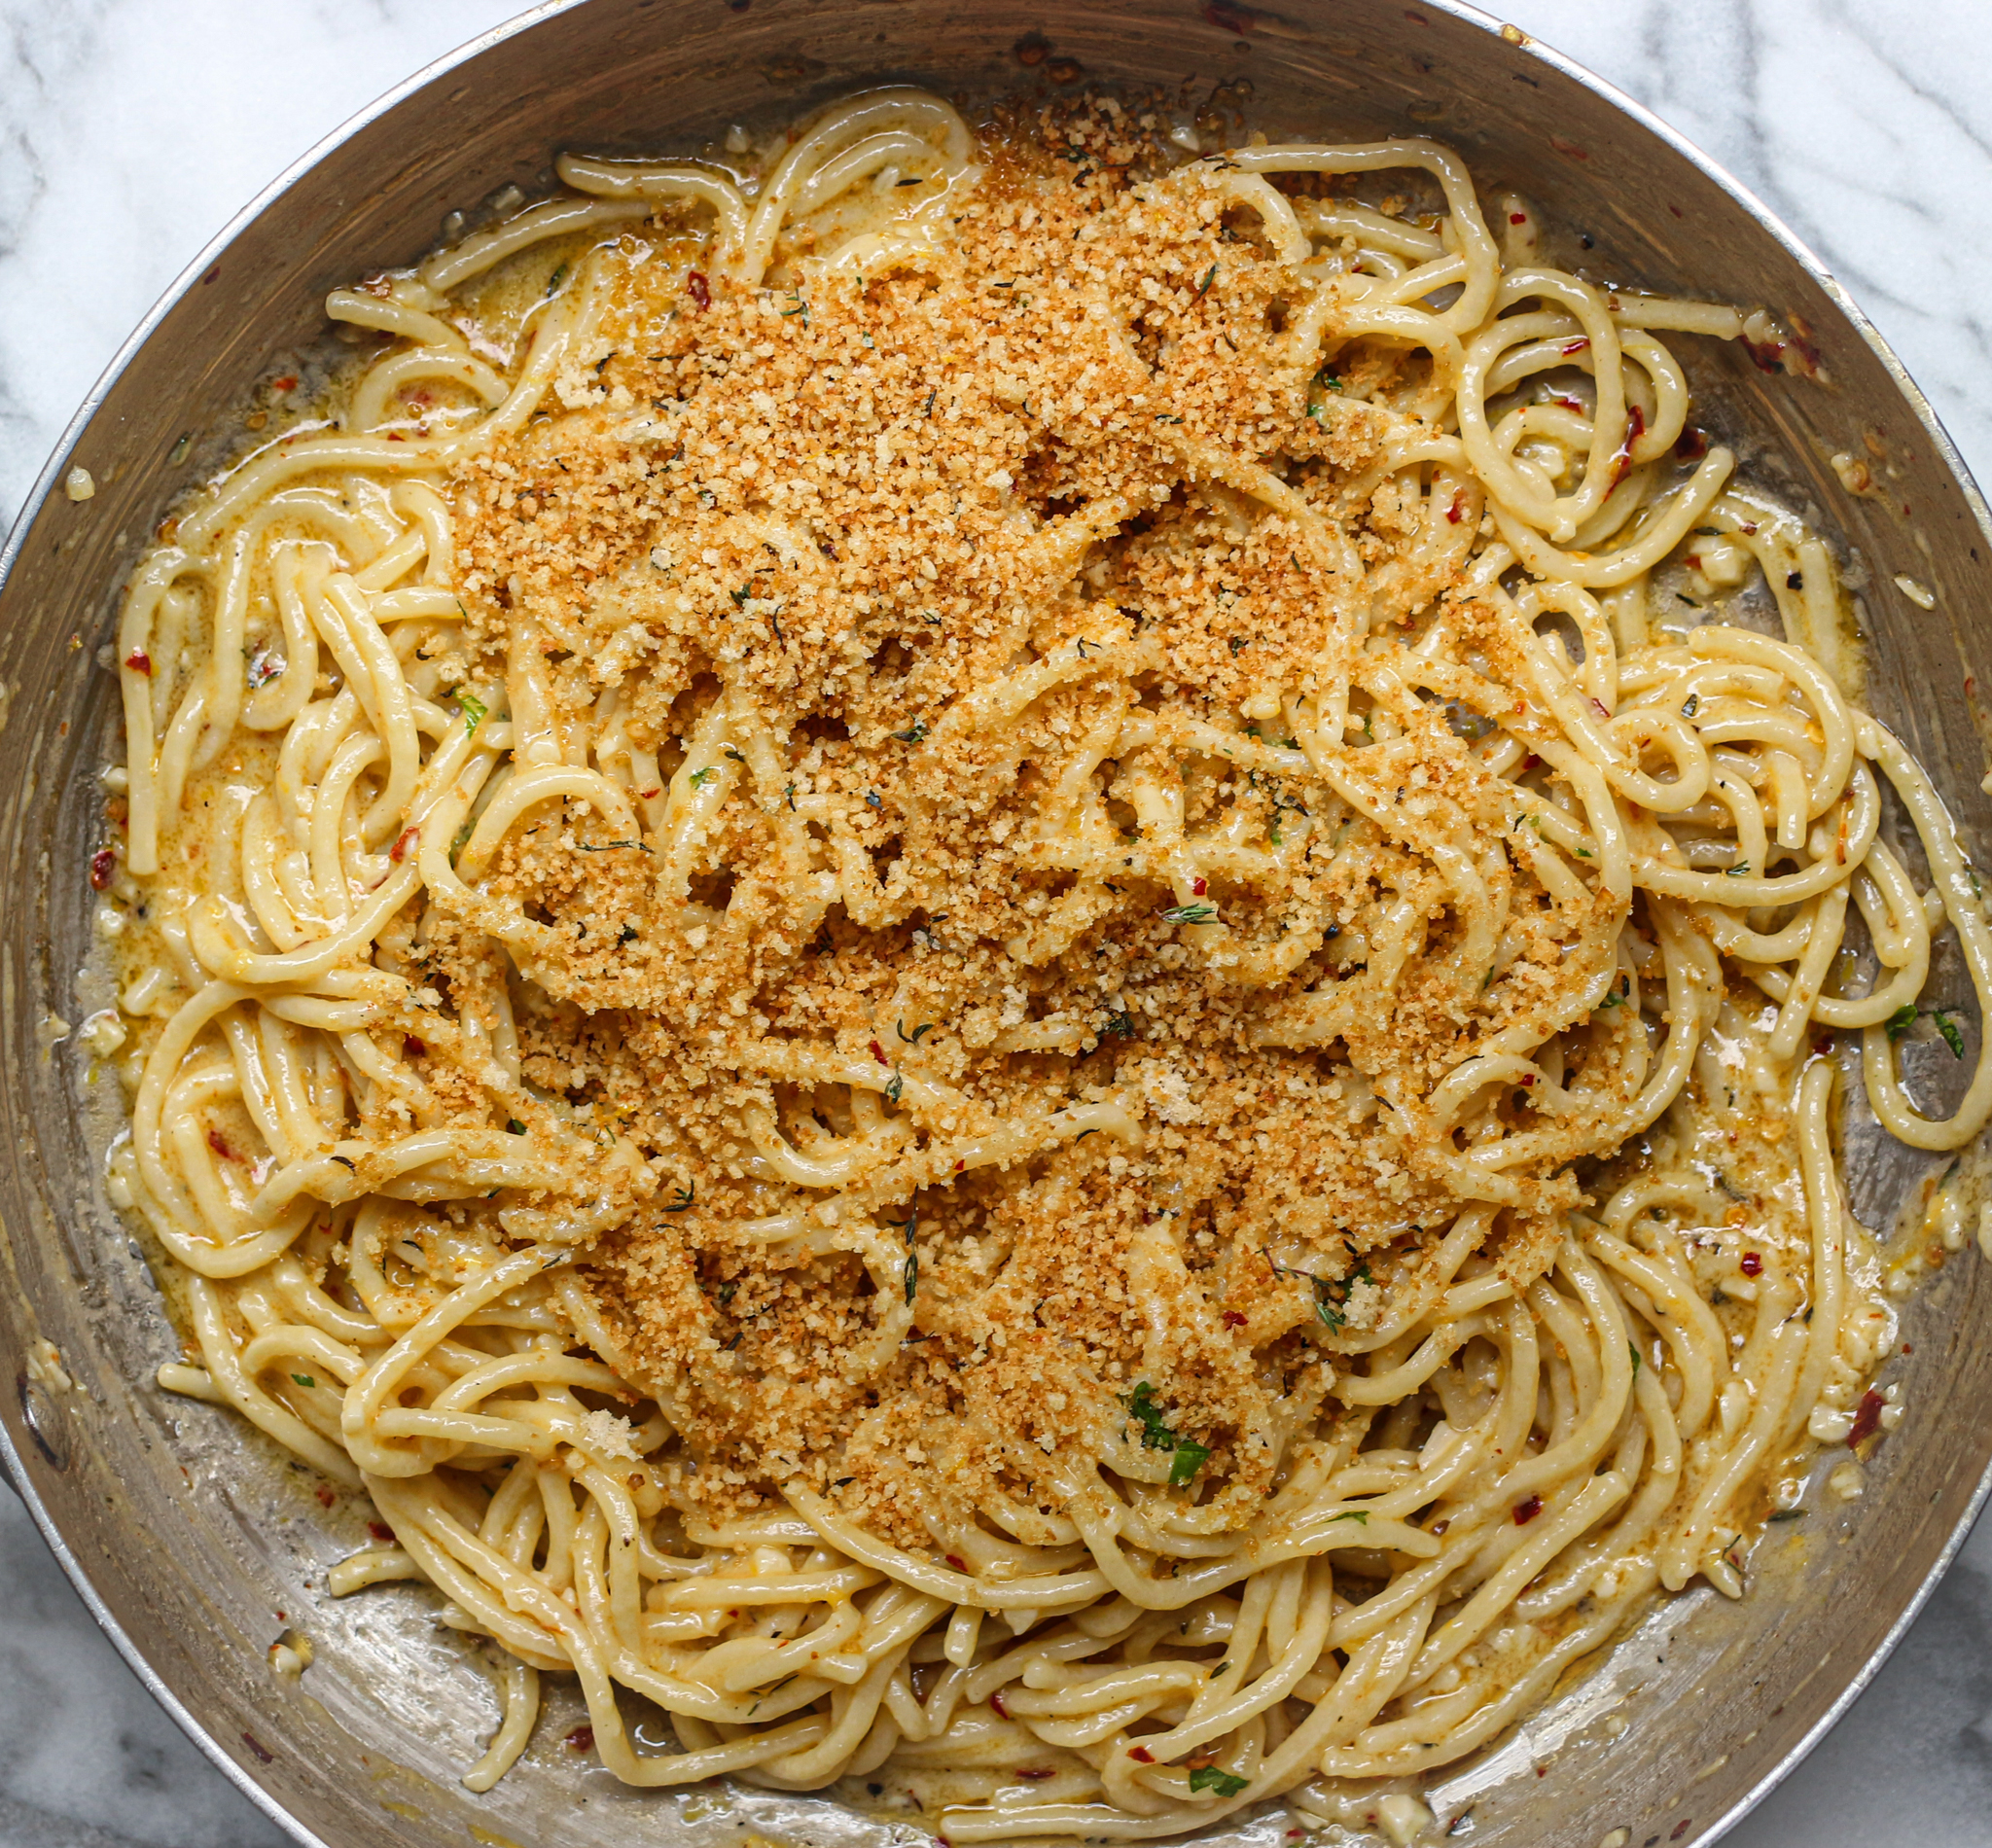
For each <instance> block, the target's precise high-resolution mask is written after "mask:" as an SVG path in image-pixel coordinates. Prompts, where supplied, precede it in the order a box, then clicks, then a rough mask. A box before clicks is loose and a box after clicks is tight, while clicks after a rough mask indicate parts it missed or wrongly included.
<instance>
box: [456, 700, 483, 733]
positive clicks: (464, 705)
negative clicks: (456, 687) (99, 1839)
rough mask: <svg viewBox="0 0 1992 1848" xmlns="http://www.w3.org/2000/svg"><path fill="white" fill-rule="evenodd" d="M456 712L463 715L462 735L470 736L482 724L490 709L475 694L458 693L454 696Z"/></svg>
mask: <svg viewBox="0 0 1992 1848" xmlns="http://www.w3.org/2000/svg"><path fill="white" fill-rule="evenodd" d="M456 705H457V710H458V711H459V712H461V713H462V714H463V734H464V736H465V737H470V736H472V735H473V734H474V733H475V732H476V731H477V729H478V728H479V727H480V725H482V724H483V723H484V716H485V714H487V713H488V712H489V711H490V710H491V708H490V707H489V706H487V705H485V704H484V702H483V701H482V700H481V699H480V698H479V697H478V696H477V694H476V693H458V694H457V695H456Z"/></svg>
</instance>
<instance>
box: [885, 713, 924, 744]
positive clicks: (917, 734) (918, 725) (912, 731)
mask: <svg viewBox="0 0 1992 1848" xmlns="http://www.w3.org/2000/svg"><path fill="white" fill-rule="evenodd" d="M892 735H893V736H894V737H895V738H897V739H898V740H899V741H900V742H901V743H902V744H918V743H920V742H921V741H922V740H923V739H925V737H926V735H927V722H926V720H924V719H915V720H914V721H913V722H912V724H911V725H909V726H907V729H905V730H904V731H895V732H893V733H892Z"/></svg>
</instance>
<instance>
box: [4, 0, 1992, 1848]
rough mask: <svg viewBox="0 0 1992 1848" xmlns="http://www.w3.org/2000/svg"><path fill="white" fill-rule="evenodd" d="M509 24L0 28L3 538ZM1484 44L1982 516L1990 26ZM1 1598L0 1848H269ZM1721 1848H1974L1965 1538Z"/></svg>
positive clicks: (1513, 3) (1653, 30)
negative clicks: (212, 279) (319, 171)
mask: <svg viewBox="0 0 1992 1848" xmlns="http://www.w3.org/2000/svg"><path fill="white" fill-rule="evenodd" d="M515 11H516V7H515V6H514V5H512V4H510V0H0V34H4V50H0V525H4V524H5V523H7V522H8V521H10V520H11V519H12V518H13V516H14V515H15V513H16V512H17V511H18V508H19V505H20V502H21V499H22V497H23V496H24V495H25V493H26V492H27V489H28V487H29V485H30V484H31V482H32V480H33V479H34V476H35V474H36V472H37V471H38V470H39V469H40V468H41V466H42V463H43V461H44V460H45V458H46V456H47V454H48V452H49V450H50V448H51V447H52V446H53V444H54V442H55V439H56V437H57V436H58V434H59V433H60V431H61V428H62V426H63V424H64V423H65V422H66V421H67V419H68V417H69V415H70V413H71V411H72V410H73V409H74V408H75V406H76V404H77V403H78V402H79V400H81V399H82V397H83V396H84V394H85V392H86V391H87V390H88V389H89V385H90V383H91V381H92V380H93V379H94V378H95V377H96V375H97V373H98V372H99V371H100V370H101V369H102V367H103V366H104V364H105V363H106V362H107V361H108V360H109V358H110V357H111V354H112V352H113V351H114V350H115V348H116V347H117V345H118V343H119V341H120V340H122V339H123V338H124V337H125V334H126V332H127V331H128V330H129V329H130V327H131V326H132V325H133V324H134V323H135V322H136V321H137V320H138V318H139V317H140V315H141V314H143V313H144V311H145V310H146V308H147V307H148V306H149V305H150V304H151V302H153V300H154V298H155V297H156V296H157V295H158V294H159V293H160V290H162V289H163V288H164V287H165V286H166V285H167V283H169V282H170V281H171V279H172V278H173V276H174V275H175V274H176V273H177V272H178V271H179V269H180V268H181V267H182V266H183V265H185V264H186V263H187V262H188V261H189V260H190V259H191V258H192V257H193V256H194V254H195V253H196V251H197V250H198V249H199V247H200V246H201V244H202V243H204V242H205V241H206V239H207V238H208V237H210V236H211V235H213V233H214V232H215V231H218V230H220V228H221V227H222V225H223V224H224V223H225V222H226V221H227V220H228V218H229V216H230V215H231V213H232V212H233V211H234V210H235V209H236V208H237V207H238V206H239V205H240V204H241V203H242V202H243V201H244V200H245V199H247V198H248V197H250V196H251V195H253V194H254V193H255V192H257V191H258V190H259V189H260V188H261V187H262V186H263V185H264V184H265V183H266V182H267V181H268V180H269V179H270V177H271V176H272V175H274V174H275V173H276V172H277V171H278V170H279V169H280V168H282V167H283V166H285V165H286V164H287V163H288V162H289V161H291V160H294V159H295V158H296V157H297V156H298V155H300V154H302V153H303V152H304V150H305V149H306V148H308V147H309V146H310V145H311V144H312V143H313V142H314V141H316V140H317V139H318V138H319V137H320V136H322V135H324V134H325V133H327V132H328V131H330V130H331V129H333V128H335V127H336V126H337V125H338V124H339V123H340V122H341V121H342V120H343V119H344V118H345V117H346V116H348V115H350V114H351V113H352V112H353V111H354V110H356V109H359V108H360V107H362V106H363V105H364V104H366V103H367V102H368V101H370V100H371V99H372V98H373V96H374V95H376V94H377V93H378V92H379V91H381V90H382V89H386V88H387V87H388V86H389V85H390V84H393V83H395V82H397V81H399V80H400V79H401V78H402V77H403V76H405V75H406V74H407V73H409V71H411V70H413V69H415V68H416V67H417V66H418V65H420V64H422V63H423V62H425V61H426V60H428V59H430V58H432V57H435V56H437V55H439V54H441V53H444V52H446V51H447V50H449V49H450V47H452V46H454V45H456V44H458V43H460V42H461V41H462V40H464V39H466V38H469V37H471V36H472V35H473V34H475V33H477V32H480V31H482V30H484V29H485V28H487V27H489V26H491V25H494V24H496V23H498V22H499V21H501V20H502V19H504V18H507V17H508V16H510V15H511V14H512V13H514V12H515ZM1505 17H1507V18H1511V19H1512V20H1513V21H1515V23H1517V24H1519V25H1520V26H1522V27H1523V28H1524V29H1525V30H1527V31H1529V32H1531V33H1534V34H1536V35H1537V36H1539V37H1541V38H1542V39H1544V40H1545V41H1546V42H1547V43H1548V44H1551V45H1554V46H1556V47H1557V48H1558V49H1560V50H1562V51H1564V52H1566V53H1569V54H1571V55H1572V56H1574V57H1576V58H1578V59H1579V60H1581V61H1582V62H1583V63H1585V64H1587V65H1589V66H1590V68H1591V69H1593V70H1595V71H1597V72H1599V73H1601V74H1602V75H1603V76H1605V77H1607V78H1609V79H1610V80H1611V81H1612V82H1614V83H1616V84H1618V86H1619V87H1620V88H1621V89H1625V90H1627V91H1629V92H1630V93H1631V94H1632V95H1633V96H1635V97H1637V98H1638V99H1639V100H1640V101H1642V102H1644V103H1646V104H1647V105H1648V106H1649V107H1651V108H1652V109H1654V111H1655V112H1656V113H1657V114H1659V115H1660V116H1662V117H1663V118H1665V119H1666V120H1667V121H1668V122H1670V123H1671V124H1673V125H1674V126H1675V127H1677V128H1679V129H1681V130H1682V131H1683V132H1684V133H1686V134H1687V135H1688V136H1689V137H1690V138H1691V139H1692V140H1694V141H1696V142H1697V143H1699V144H1700V146H1702V147H1703V148H1704V149H1706V150H1707V151H1708V152H1709V153H1710V154H1712V155H1713V156H1714V157H1715V158H1716V159H1717V160H1721V161H1724V162H1725V163H1726V164H1727V166H1728V167H1729V168H1730V170H1731V171H1732V172H1734V173H1736V174H1737V175H1739V176H1740V177H1741V178H1742V180H1743V181H1744V183H1745V184H1746V185H1748V186H1750V187H1752V188H1754V189H1755V190H1756V192H1757V193H1758V194H1759V195H1760V196H1761V197H1763V198H1764V199H1766V200H1768V201H1769V203H1770V205H1771V207H1772V209H1773V210H1775V211H1777V212H1779V213H1780V214H1782V216H1783V217H1784V218H1785V220H1786V222H1787V223H1788V224H1790V225H1792V226H1793V227H1795V228H1796V231H1797V232H1798V234H1799V235H1800V236H1801V237H1803V238H1805V239H1806V240H1807V241H1808V242H1809V243H1810V244H1811V245H1812V247H1813V248H1814V249H1815V250H1817V251H1819V252H1820V253H1821V254H1822V255H1823V256H1824V257H1825V259H1826V261H1827V263H1828V265H1829V266H1830V267H1832V269H1833V270H1834V271H1835V272H1836V273H1837V274H1838V276H1839V277H1840V278H1841V280H1842V281H1844V282H1845V283H1846V285H1847V286H1848V287H1849V289H1851V291H1852V292H1853V294H1854V295H1855V296H1856V298H1857V299H1858V300H1859V301H1860V302H1862V303H1863V305H1864V306H1865V307H1866V308H1867V312H1868V313H1869V314H1870V315H1872V316H1873V318H1874V320H1875V321H1876V322H1877V323H1878V324H1879V325H1880V328H1881V331H1882V333H1883V334H1884V335H1885V336H1886V337H1887V338H1889V339H1890V340H1891V341H1893V342H1894V344H1895V347H1896V350H1897V351H1898V352H1899V353H1900V354H1901V355H1902V357H1903V360H1904V362H1905V363H1906V364H1907V366H1908V368H1909V370H1910V372H1911V373H1913V374H1914V375H1915V376H1916V378H1917V379H1918V380H1919V381H1920V382H1921V384H1922V386H1923V388H1924V390H1925V391H1927V392H1928V393H1929V395H1930V397H1931V398H1932V400H1933V401H1934V402H1935V404H1936V406H1937V409H1938V412H1939V415H1940V416H1941V417H1942V419H1943V421H1944V423H1945V425H1946V426H1947V427H1948V429H1949V430H1950V433H1951V435H1952V436H1953V437H1954V438H1955V439H1956V441H1957V443H1958V445H1959V447H1960V448H1961V449H1962V450H1963V451H1964V454H1965V458H1966V460H1967V461H1968V462H1969V463H1970V464H1971V465H1972V467H1973V468H1974V471H1975V473H1976V474H1977V477H1978V479H1979V480H1980V481H1983V482H1986V483H1988V484H1992V322H1988V318H1987V313H1988V310H1987V303H1992V234H1988V233H1992V223H1988V221H1987V218H1986V209H1987V208H1986V204H1985V201H1986V200H1987V199H1992V91H1988V90H1987V89H1986V87H1985V85H1984V84H1983V82H1982V75H1983V53H1982V45H1983V41H1984V38H1985V36H1986V32H1987V28H1988V27H1992V0H1509V3H1508V5H1507V7H1506V9H1505ZM273 77H277V78H280V81H272V79H273ZM1974 1409H1975V1408H1974ZM0 1584H4V1585H5V1586H6V1597H5V1601H4V1603H0V1848H30V1845H32V1848H115V1845H117V1844H126V1843H147V1844H158V1845H159V1848H265V1845H266V1844H267V1845H268V1848H275V1845H276V1844H278V1843H279V1842H280V1841H281V1840H282V1839H283V1838H282V1837H281V1835H280V1834H279V1832H278V1831H277V1830H275V1829H274V1828H273V1827H272V1826H271V1825H270V1824H269V1823H268V1822H267V1821H266V1820H265V1819H264V1818H263V1817H262V1816H261V1815H260V1814H258V1813H257V1812H256V1811H255V1810H253V1809H252V1808H251V1807H250V1805H249V1804H248V1803H247V1802H246V1801H245V1800H244V1799H243V1798H242V1797H240V1796H239V1795H236V1793H235V1792H234V1791H233V1790H232V1789H231V1787H230V1786H229V1785H227V1784H226V1783H225V1782H224V1781H223V1780H222V1778H221V1777H220V1775H219V1774H218V1773H217V1772H215V1771H214V1770H212V1769H211V1768H210V1767H209V1766H208V1764H207V1763H206V1761H205V1760H204V1759H202V1758H201V1757H200V1755H199V1754H198V1753H197V1752H196V1750H195V1748H194V1747H193V1746H192V1745H191V1744H189V1743H188V1742H187V1741H186V1740H185V1739H184V1738H182V1737H181V1735H180V1734H179V1732H178V1731H177V1730H176V1729H175V1728H174V1726H173V1725H172V1724H171V1723H170V1722H169V1721H168V1720H167V1719H166V1718H165V1716H164V1715H163V1714H162V1713H160V1711H159V1710H158V1709H157V1708H156V1707H155V1706H154V1705H153V1703H152V1700H151V1698H150V1697H149V1696H148V1695H147V1694H146V1693H145V1691H144V1690H143V1689H142V1688H140V1686H139V1685H138V1683H137V1682H136V1681H135V1680H133V1678H132V1677H131V1675H130V1674H129V1673H128V1672H127V1671H126V1670H125V1667H124V1665H123V1663H122V1662H120V1661H119V1659H118V1658H117V1656H116V1655H115V1654H114V1653H113V1652H112V1650H111V1648H110V1646H109V1645H108V1644H107V1643H106V1642H104V1641H103V1639H102V1638H101V1637H100V1636H99V1635H98V1634H97V1632H96V1630H95V1629H94V1628H93V1626H92V1625H91V1623H90V1620H89V1617H88V1615H87V1614H86V1612H85V1610H84V1608H83V1605H82V1604H81V1602H80V1601H79V1600H78V1599H77V1597H76V1595H75V1594H74V1592H72V1591H71V1590H70V1588H69V1585H68V1583H67V1581H65V1580H64V1579H63V1578H62V1576H61V1574H60V1573H59V1572H58V1571H57V1569H56V1567H55V1564H54V1561H53V1558H52V1557H51V1556H50V1555H49V1553H48V1552H47V1550H46V1549H45V1547H44V1546H43V1545H42V1543H41V1541H40V1539H39V1537H38V1536H37V1535H36V1533H35V1531H34V1529H33V1527H32V1526H31V1525H30V1524H29V1522H28V1520H27V1517H26V1515H25V1514H24V1513H23V1512H22V1510H21V1509H20V1507H19V1505H18V1503H17V1502H16V1501H15V1500H14V1499H13V1497H11V1496H8V1495H5V1494H0ZM1729 1839H1730V1840H1731V1841H1732V1842H1734V1843H1735V1844H1736V1848H1894V1845H1895V1844H1904V1845H1906V1844H1909V1843H1914V1844H1916V1845H1917V1848H1985V1845H1986V1844H1992V1520H1988V1521H1986V1522H1985V1523H1983V1524H1981V1526H1980V1529H1979V1531H1978V1533H1977V1535H1976V1536H1975V1538H1974V1540H1973V1542H1972V1544H1971V1545H1970V1546H1968V1547H1967V1548H1966V1551H1965V1554H1964V1557H1963V1558H1962V1559H1961V1560H1960V1561H1959V1563H1958V1565H1957V1566H1956V1567H1955V1569H1954V1570H1953V1571H1952V1572H1951V1574H1950V1576H1949V1578H1948V1579H1947V1580H1946V1581H1945V1582H1944V1583H1943V1585H1942V1586H1940V1587H1939V1590H1938V1592H1937V1595H1936V1596H1935V1598H1934V1599H1933V1600H1932V1601H1931V1603H1930V1605H1929V1607H1928V1608H1927V1609H1926V1610H1925V1611H1924V1613H1923V1615H1922V1617H1920V1618H1919V1619H1918V1621H1917V1623H1916V1625H1915V1627H1914V1628H1913V1629H1912V1630H1911V1631H1910V1633H1909V1635H1908V1637H1907V1639H1906V1641H1905V1642H1904V1643H1903V1646H1902V1648H1901V1649H1900V1650H1899V1651H1898V1652H1897V1653H1896V1654H1895V1656H1894V1658H1893V1659H1892V1660H1891V1661H1890V1662H1889V1664H1888V1665H1887V1667H1886V1668H1885V1669H1883V1671H1882V1673H1881V1675H1880V1677H1879V1678H1878V1680H1877V1681H1876V1682H1875V1684H1874V1685H1873V1687H1872V1688H1869V1689H1868V1690H1867V1693H1866V1694H1864V1695H1863V1696H1862V1698H1861V1700H1860V1702H1859V1703H1858V1704H1857V1705H1856V1706H1855V1708H1854V1709H1853V1711H1852V1712H1851V1713H1850V1714H1849V1715H1848V1716H1847V1718H1846V1719H1845V1720H1843V1721H1842V1722H1841V1723H1840V1724H1839V1726H1838V1727H1837V1728H1836V1729H1835V1730H1834V1731H1833V1732H1832V1735H1831V1736H1830V1737H1829V1738H1828V1739H1827V1740H1826V1741H1825V1743H1824V1744H1822V1745H1821V1746H1820V1748H1819V1749H1818V1751H1817V1752H1815V1753H1814V1754H1813V1756H1812V1758H1811V1759H1809V1760H1808V1761H1807V1762H1806V1763H1805V1764H1804V1765H1803V1766H1802V1767H1800V1769H1799V1770H1798V1771H1797V1772H1796V1775H1795V1776H1793V1777H1792V1778H1791V1779H1790V1780H1789V1781H1788V1782H1787V1783H1786V1784H1785V1785H1784V1786H1783V1787H1782V1788H1781V1789H1780V1790H1779V1791H1777V1792H1776V1793H1775V1794H1774V1795H1772V1796H1771V1797H1770V1798H1769V1799H1768V1801H1766V1802H1765V1803H1764V1804H1763V1805H1762V1807H1761V1808H1760V1809H1759V1810H1758V1811H1757V1813H1756V1814H1755V1815H1754V1816H1752V1817H1751V1818H1750V1819H1749V1820H1748V1821H1747V1822H1746V1823H1745V1824H1744V1825H1743V1826H1742V1827H1741V1828H1740V1829H1739V1830H1737V1831H1736V1832H1735V1833H1734V1834H1733V1835H1732V1836H1731V1837H1730V1838H1729Z"/></svg>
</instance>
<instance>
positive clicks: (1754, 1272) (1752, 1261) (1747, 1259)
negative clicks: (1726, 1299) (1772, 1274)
mask: <svg viewBox="0 0 1992 1848" xmlns="http://www.w3.org/2000/svg"><path fill="white" fill-rule="evenodd" d="M1762 1272H1763V1260H1762V1259H1761V1258H1760V1257H1759V1256H1758V1255H1757V1254H1756V1253H1755V1252H1754V1251H1746V1252H1745V1253H1744V1254H1743V1274H1744V1276H1746V1277H1756V1276H1761V1274H1762Z"/></svg>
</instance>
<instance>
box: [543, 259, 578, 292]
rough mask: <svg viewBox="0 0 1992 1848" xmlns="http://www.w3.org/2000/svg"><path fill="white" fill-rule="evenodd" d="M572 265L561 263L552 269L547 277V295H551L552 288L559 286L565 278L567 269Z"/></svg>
mask: <svg viewBox="0 0 1992 1848" xmlns="http://www.w3.org/2000/svg"><path fill="white" fill-rule="evenodd" d="M570 267H572V266H570V265H568V264H564V263H563V264H562V265H561V266H560V267H558V268H557V269H555V270H554V271H553V273H552V274H551V276H549V277H548V278H547V293H548V294H549V295H551V294H552V293H553V291H554V290H556V289H557V288H559V286H560V285H561V284H562V283H563V282H565V281H566V280H567V271H568V269H569V268H570Z"/></svg>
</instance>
